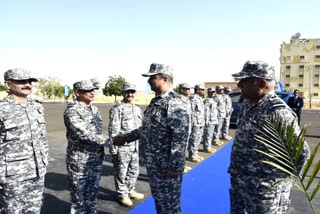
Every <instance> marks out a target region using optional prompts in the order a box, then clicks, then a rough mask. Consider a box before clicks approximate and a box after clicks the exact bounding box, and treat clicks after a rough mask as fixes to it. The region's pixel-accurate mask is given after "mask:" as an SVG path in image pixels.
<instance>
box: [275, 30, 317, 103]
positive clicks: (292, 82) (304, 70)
mask: <svg viewBox="0 0 320 214" xmlns="http://www.w3.org/2000/svg"><path fill="white" fill-rule="evenodd" d="M280 54H281V56H280V64H281V66H280V80H281V82H282V84H283V89H284V90H286V91H293V90H294V89H298V90H299V91H300V92H301V95H302V96H303V97H304V98H305V104H307V102H309V103H310V105H311V103H313V102H314V103H319V102H320V88H319V83H320V82H319V73H320V39H301V38H300V33H297V34H295V35H294V36H292V37H291V40H290V43H285V42H283V43H282V45H281V50H280Z"/></svg>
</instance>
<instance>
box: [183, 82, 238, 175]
mask: <svg viewBox="0 0 320 214" xmlns="http://www.w3.org/2000/svg"><path fill="white" fill-rule="evenodd" d="M205 90H206V88H205V86H204V85H203V84H198V85H195V87H194V94H193V95H192V96H190V94H191V87H190V86H189V85H188V84H187V83H182V84H180V85H179V92H180V94H181V95H184V96H186V97H189V103H190V106H191V125H190V127H191V134H190V139H189V142H188V160H189V161H192V162H197V163H198V162H200V161H202V160H203V157H201V156H199V155H198V147H199V144H200V143H201V142H202V143H203V148H204V152H206V153H214V152H215V151H216V150H215V149H213V148H212V147H211V145H212V144H213V145H221V144H222V142H221V141H220V140H219V138H220V136H221V139H223V140H231V137H230V136H229V135H228V130H229V125H230V115H231V113H232V101H231V98H230V96H229V93H230V92H231V91H232V90H231V89H230V88H229V87H223V86H222V85H218V86H216V87H215V88H208V89H207V94H208V96H207V97H206V98H205V99H203V97H204V95H205ZM186 170H188V168H187V169H186Z"/></svg>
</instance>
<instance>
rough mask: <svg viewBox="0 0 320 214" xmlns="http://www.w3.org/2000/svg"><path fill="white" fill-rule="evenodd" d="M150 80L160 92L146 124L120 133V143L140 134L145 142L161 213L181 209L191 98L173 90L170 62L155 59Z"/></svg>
mask: <svg viewBox="0 0 320 214" xmlns="http://www.w3.org/2000/svg"><path fill="white" fill-rule="evenodd" d="M142 76H144V77H149V80H148V83H149V84H150V86H151V89H152V90H153V91H154V92H155V94H156V96H155V98H153V99H152V100H151V103H150V104H149V106H148V107H147V109H146V110H145V112H144V118H143V121H142V126H141V127H140V128H139V129H136V130H133V131H132V132H130V133H128V134H125V135H122V136H119V135H118V136H117V137H116V139H115V142H116V143H123V142H125V141H126V142H131V141H134V140H137V139H138V138H140V140H141V143H144V144H145V148H144V149H145V156H146V167H147V173H148V177H149V181H150V187H151V193H152V195H153V198H154V200H155V205H156V210H157V213H158V214H171V213H172V214H179V213H181V204H180V196H181V184H182V174H183V170H184V166H185V161H186V158H185V150H186V146H187V142H188V136H189V118H190V108H189V106H188V102H187V99H186V98H185V97H184V96H181V95H179V94H177V93H175V92H174V91H173V90H172V83H173V75H172V69H171V68H170V67H169V66H168V65H164V64H156V63H153V64H151V66H150V70H149V72H148V73H145V74H142Z"/></svg>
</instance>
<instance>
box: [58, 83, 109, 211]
mask: <svg viewBox="0 0 320 214" xmlns="http://www.w3.org/2000/svg"><path fill="white" fill-rule="evenodd" d="M96 84H97V83H96V82H93V81H92V80H83V81H79V82H76V83H74V84H73V90H74V94H75V96H76V100H75V101H74V102H73V103H71V104H69V105H68V106H67V108H66V110H65V112H64V123H65V126H66V128H67V140H68V147H67V155H66V165H67V171H68V177H69V185H70V195H71V211H70V212H71V213H90V214H91V213H96V204H97V194H98V189H99V181H100V177H101V170H102V162H103V157H104V145H105V143H106V141H107V137H106V136H104V135H103V134H102V118H101V114H100V112H99V111H98V108H97V107H96V106H94V105H92V101H93V100H94V97H95V89H98V87H97V85H96Z"/></svg>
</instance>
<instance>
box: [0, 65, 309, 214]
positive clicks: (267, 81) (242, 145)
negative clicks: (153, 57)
mask: <svg viewBox="0 0 320 214" xmlns="http://www.w3.org/2000/svg"><path fill="white" fill-rule="evenodd" d="M143 76H145V77H148V78H149V79H148V83H149V84H150V86H151V89H152V90H153V91H154V92H155V94H156V96H155V98H153V99H152V101H151V103H150V104H149V105H148V107H147V109H146V110H145V112H144V117H143V119H142V123H141V126H140V127H138V128H136V129H134V130H131V131H128V132H123V133H122V132H119V133H117V134H114V136H112V140H111V138H109V137H107V136H105V135H103V134H102V119H101V114H100V113H99V111H98V109H97V107H95V106H94V105H92V103H91V102H92V101H93V99H94V89H95V88H96V87H95V84H94V83H93V82H92V81H80V82H76V83H75V84H74V89H75V95H76V98H77V99H76V101H75V102H74V103H72V104H70V105H68V107H67V109H66V110H65V113H64V118H65V125H66V128H67V139H68V149H67V158H66V161H67V169H68V177H69V182H70V187H71V202H72V207H71V213H96V200H97V199H96V194H97V191H98V185H99V180H100V176H101V169H102V161H103V155H104V153H103V150H104V147H105V146H107V147H111V146H112V147H113V146H118V147H121V146H123V145H126V144H129V143H130V142H134V141H137V140H140V142H141V144H142V145H144V148H143V149H144V151H143V154H144V156H145V163H146V168H147V173H148V177H149V181H150V188H151V192H152V195H153V197H154V199H155V205H156V210H157V213H174V214H176V213H181V205H180V196H181V184H182V174H183V171H184V166H185V160H186V156H185V152H186V148H187V144H188V140H189V134H190V130H192V126H191V123H192V122H191V118H192V116H191V117H190V115H191V114H192V113H191V108H190V103H189V100H188V99H187V98H186V97H184V96H181V95H178V94H177V93H175V92H173V91H172V90H171V89H172V82H173V74H172V70H171V68H170V67H169V66H167V65H163V64H155V63H153V64H151V66H150V70H149V72H148V73H145V74H143ZM233 76H234V77H236V78H239V79H240V81H239V83H238V87H239V88H240V89H241V94H242V96H243V97H244V98H245V101H244V103H243V105H242V107H241V110H240V116H239V118H238V121H237V126H238V129H237V131H236V135H235V140H234V144H233V148H232V154H231V163H230V167H229V170H228V172H229V173H230V175H231V188H230V199H231V213H285V212H286V209H287V207H288V204H289V201H290V200H289V193H290V188H291V185H292V184H291V182H289V181H288V179H285V180H284V181H282V182H281V183H279V185H278V187H277V188H276V189H273V190H272V191H270V190H269V187H270V186H271V185H272V184H273V183H274V182H276V181H279V180H281V179H284V178H288V175H286V174H284V173H282V172H280V171H279V170H277V169H276V168H274V167H270V166H266V165H263V163H261V162H260V160H261V157H260V156H259V155H258V154H257V152H256V149H257V148H258V149H260V150H265V151H266V150H267V148H265V147H263V146H262V145H260V144H258V142H257V141H256V140H255V138H254V136H255V135H256V133H257V131H259V128H261V126H262V125H263V123H264V120H265V119H266V118H268V117H271V116H274V115H279V116H280V117H282V118H283V119H284V123H285V124H291V122H292V121H293V122H294V125H295V137H297V136H298V133H299V126H298V124H297V120H296V115H295V113H294V112H293V111H292V110H291V109H290V108H289V107H288V106H287V105H286V104H285V103H284V102H283V101H282V100H281V99H280V98H278V97H277V96H276V95H275V94H274V91H273V88H274V80H275V74H274V69H273V68H272V67H271V66H269V65H268V64H266V63H263V62H261V61H248V62H246V63H245V65H244V67H243V68H242V70H241V71H240V72H239V73H236V74H234V75H233ZM4 77H5V84H6V86H7V87H8V88H9V95H8V96H7V97H6V98H5V99H4V100H3V101H2V102H1V103H0V104H1V106H0V111H1V114H0V125H1V135H0V136H1V138H0V139H1V142H0V143H1V144H0V145H1V150H0V205H1V206H0V209H1V212H2V213H40V208H41V205H42V195H43V189H44V175H45V172H46V165H47V164H48V162H47V157H48V143H47V139H46V129H45V121H44V113H43V108H42V105H41V104H40V103H39V102H37V101H35V100H31V99H28V98H27V97H28V95H29V94H30V93H31V88H32V85H31V83H32V82H34V81H37V79H36V78H34V77H32V76H31V74H30V72H28V71H26V70H23V69H13V70H9V71H7V72H6V73H5V75H4ZM112 147H111V148H112ZM110 151H111V152H112V149H110ZM117 152H119V150H118V151H117ZM117 154H118V153H117ZM114 155H116V154H114ZM308 156H309V149H308V146H307V144H306V143H305V145H304V148H303V153H302V155H301V157H300V158H299V166H300V167H299V170H301V168H302V166H303V164H304V163H305V161H306V159H307V158H308ZM115 162H116V161H115ZM127 173H128V172H127ZM126 191H127V190H126ZM213 191H214V190H213ZM127 193H128V196H129V197H130V191H127ZM131 193H135V192H134V191H132V192H131Z"/></svg>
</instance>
